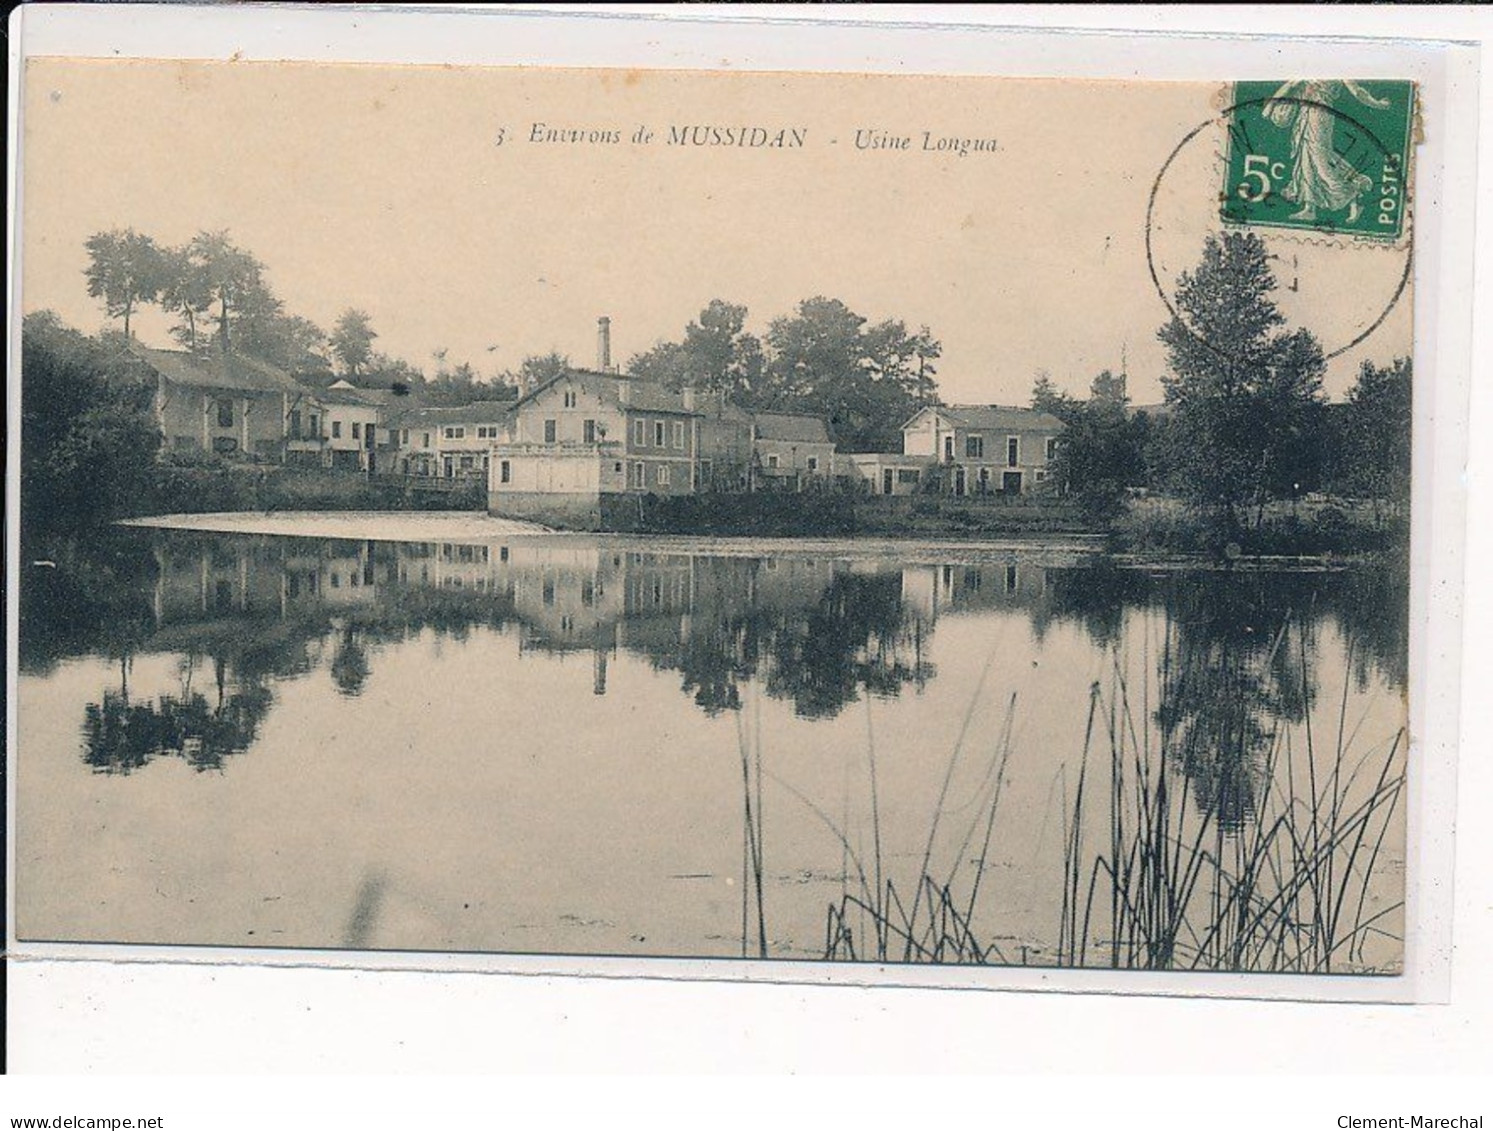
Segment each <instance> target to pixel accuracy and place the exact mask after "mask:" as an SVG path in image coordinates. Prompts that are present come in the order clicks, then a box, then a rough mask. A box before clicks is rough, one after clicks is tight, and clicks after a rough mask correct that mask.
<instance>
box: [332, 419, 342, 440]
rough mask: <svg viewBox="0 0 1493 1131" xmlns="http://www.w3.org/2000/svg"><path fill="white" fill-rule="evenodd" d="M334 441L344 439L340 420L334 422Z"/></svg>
mask: <svg viewBox="0 0 1493 1131" xmlns="http://www.w3.org/2000/svg"><path fill="white" fill-rule="evenodd" d="M332 439H334V440H340V439H342V421H340V420H334V421H332Z"/></svg>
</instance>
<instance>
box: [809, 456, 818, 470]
mask: <svg viewBox="0 0 1493 1131" xmlns="http://www.w3.org/2000/svg"><path fill="white" fill-rule="evenodd" d="M809 470H810V471H818V470H819V457H818V456H810V457H809Z"/></svg>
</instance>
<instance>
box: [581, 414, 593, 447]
mask: <svg viewBox="0 0 1493 1131" xmlns="http://www.w3.org/2000/svg"><path fill="white" fill-rule="evenodd" d="M581 439H583V440H585V442H586V443H588V444H594V443H596V421H594V420H583V421H582V422H581Z"/></svg>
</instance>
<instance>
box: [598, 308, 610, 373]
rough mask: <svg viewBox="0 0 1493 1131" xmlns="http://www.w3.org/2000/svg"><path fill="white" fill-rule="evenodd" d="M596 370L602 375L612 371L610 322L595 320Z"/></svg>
mask: <svg viewBox="0 0 1493 1131" xmlns="http://www.w3.org/2000/svg"><path fill="white" fill-rule="evenodd" d="M596 368H597V369H598V370H600V371H601V372H602V373H610V372H611V371H612V320H611V319H610V318H605V317H603V318H598V319H597V320H596Z"/></svg>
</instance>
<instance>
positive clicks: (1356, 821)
mask: <svg viewBox="0 0 1493 1131" xmlns="http://www.w3.org/2000/svg"><path fill="white" fill-rule="evenodd" d="M1288 629H1289V625H1288V626H1286V627H1283V628H1282V630H1281V632H1280V633H1279V634H1278V635H1277V637H1276V638H1275V641H1274V643H1273V645H1272V648H1271V650H1270V654H1269V656H1267V664H1269V663H1274V662H1275V661H1276V660H1277V659H1279V658H1280V657H1282V656H1284V655H1288V654H1289V650H1290V649H1291V646H1292V634H1291V633H1290V632H1289V631H1288ZM1168 640H1169V641H1170V634H1169V635H1168ZM1297 643H1299V650H1300V667H1299V668H1298V669H1296V671H1295V673H1294V678H1295V679H1297V680H1300V681H1301V685H1300V686H1299V687H1297V688H1294V689H1288V690H1294V691H1296V692H1298V693H1299V695H1300V700H1299V701H1300V702H1302V703H1305V704H1306V707H1305V709H1304V710H1302V711H1301V724H1300V725H1299V726H1288V725H1284V724H1283V723H1280V722H1277V723H1276V724H1275V725H1274V726H1273V727H1271V728H1270V729H1268V730H1263V731H1259V732H1254V733H1251V732H1250V731H1249V730H1248V727H1247V726H1246V725H1245V723H1247V722H1248V721H1249V720H1251V719H1252V718H1253V713H1252V708H1254V707H1255V706H1256V703H1255V702H1253V701H1251V699H1250V697H1253V696H1257V695H1258V694H1259V693H1260V689H1259V688H1258V687H1257V686H1252V685H1250V684H1249V683H1248V682H1247V681H1244V682H1242V683H1238V684H1231V683H1230V682H1229V681H1227V680H1225V681H1223V684H1222V686H1224V687H1226V688H1227V689H1228V691H1229V693H1230V694H1231V695H1237V696H1239V697H1240V699H1239V701H1237V702H1235V701H1229V702H1224V703H1223V704H1221V705H1220V712H1219V717H1221V719H1222V725H1217V724H1218V717H1216V718H1215V725H1211V726H1203V727H1197V726H1195V725H1194V726H1192V727H1188V726H1183V725H1180V724H1178V723H1177V721H1176V719H1175V718H1173V719H1171V720H1170V721H1168V720H1167V714H1166V711H1165V708H1163V710H1162V711H1160V712H1158V716H1159V718H1160V719H1161V721H1162V725H1161V726H1158V727H1157V728H1156V730H1155V731H1154V732H1153V731H1152V730H1151V728H1150V726H1149V722H1150V719H1149V714H1148V712H1146V711H1144V709H1143V710H1142V718H1143V720H1144V722H1143V725H1142V727H1141V729H1140V730H1139V731H1138V730H1137V726H1136V712H1135V710H1134V709H1133V704H1132V702H1131V699H1130V692H1129V689H1128V687H1127V686H1126V683H1125V680H1124V677H1123V674H1122V673H1121V671H1120V669H1119V664H1118V662H1117V663H1116V667H1115V671H1114V673H1113V675H1112V677H1111V679H1110V686H1109V688H1108V689H1107V690H1104V689H1101V687H1100V685H1099V684H1098V683H1096V684H1095V685H1094V686H1093V688H1092V689H1091V692H1090V698H1089V712H1088V724H1087V727H1086V734H1085V741H1084V749H1083V760H1082V763H1081V765H1080V768H1079V772H1078V777H1077V783H1076V789H1075V793H1074V797H1073V802H1072V809H1071V814H1072V816H1071V823H1070V824H1069V827H1068V828H1067V829H1066V831H1065V836H1064V841H1065V851H1064V881H1063V902H1062V912H1061V922H1060V927H1059V945H1058V964H1059V965H1068V966H1098V965H1105V966H1111V967H1117V968H1142V969H1204V970H1223V971H1273V972H1291V973H1330V972H1332V971H1335V970H1337V971H1341V970H1344V969H1354V970H1361V969H1363V968H1364V965H1365V958H1366V953H1365V951H1366V947H1367V945H1368V943H1369V942H1370V941H1372V940H1374V939H1376V938H1382V939H1389V940H1391V941H1397V939H1398V936H1397V935H1395V934H1394V932H1393V931H1392V930H1391V929H1390V927H1391V925H1392V923H1393V919H1394V917H1395V915H1396V914H1397V913H1398V912H1399V911H1400V909H1401V907H1402V906H1403V904H1402V903H1401V902H1395V903H1393V904H1392V905H1390V906H1387V907H1384V908H1381V909H1378V910H1374V909H1373V908H1372V907H1371V905H1370V884H1371V882H1372V879H1373V877H1374V875H1375V872H1376V867H1377V865H1378V864H1379V861H1380V857H1381V855H1382V853H1383V850H1384V847H1385V844H1386V841H1387V840H1388V838H1389V836H1390V834H1391V831H1392V830H1394V829H1396V828H1397V827H1398V815H1399V812H1400V802H1401V799H1402V795H1403V792H1404V785H1405V773H1404V761H1405V754H1406V750H1405V747H1406V734H1405V731H1404V729H1403V728H1401V729H1400V730H1399V731H1398V733H1396V734H1395V736H1394V737H1393V738H1392V739H1391V740H1390V741H1389V742H1387V743H1385V744H1382V745H1380V746H1379V747H1377V748H1375V749H1372V750H1368V751H1365V752H1364V753H1362V754H1357V753H1355V752H1353V751H1352V749H1351V747H1352V744H1353V735H1351V734H1350V733H1349V732H1348V729H1347V726H1346V723H1347V699H1348V690H1347V681H1348V679H1349V678H1350V675H1349V674H1348V671H1349V670H1351V667H1352V664H1351V650H1350V662H1349V663H1348V664H1347V665H1346V669H1347V670H1345V674H1344V688H1343V699H1342V706H1341V708H1340V710H1339V712H1338V725H1337V732H1336V737H1335V740H1334V741H1332V742H1331V743H1329V744H1328V745H1327V746H1326V747H1325V748H1324V747H1323V746H1322V744H1321V741H1320V739H1319V737H1318V736H1317V735H1316V734H1314V733H1313V727H1312V719H1311V711H1310V699H1311V694H1310V688H1309V683H1308V671H1307V646H1306V642H1305V636H1304V635H1298V636H1297ZM1168 650H1169V651H1170V648H1169V649H1168ZM1194 659H1195V658H1194ZM1175 663H1176V658H1175V657H1174V656H1172V655H1170V654H1168V655H1167V656H1166V657H1164V658H1163V662H1162V670H1163V673H1164V676H1163V688H1162V696H1163V699H1165V698H1166V697H1167V695H1168V694H1171V695H1173V696H1175V695H1178V694H1181V693H1182V692H1180V691H1179V689H1178V687H1177V686H1176V685H1175V681H1176V680H1177V679H1179V678H1180V679H1187V678H1190V677H1192V676H1194V675H1195V674H1196V673H1194V672H1189V671H1183V672H1182V674H1181V675H1180V676H1177V675H1176V674H1175V673H1174V671H1173V669H1172V668H1171V667H1170V665H1174V664H1175ZM1168 681H1171V683H1172V685H1171V686H1167V684H1168ZM1213 686H1215V687H1217V686H1220V685H1219V684H1218V683H1217V682H1216V681H1215V683H1214V685H1213ZM1143 736H1144V737H1143ZM1210 743H1211V744H1212V749H1211V751H1209V752H1208V753H1210V754H1211V756H1212V757H1214V758H1215V759H1216V760H1217V761H1219V762H1231V764H1233V765H1235V766H1236V767H1243V766H1246V765H1247V764H1248V762H1249V761H1250V760H1251V759H1254V760H1255V761H1256V767H1255V771H1254V772H1253V773H1252V774H1251V778H1252V780H1253V781H1254V782H1255V783H1256V787H1255V790H1254V795H1253V796H1252V797H1250V798H1249V799H1248V800H1249V805H1248V806H1247V808H1249V809H1250V810H1251V811H1250V812H1248V813H1243V814H1241V813H1239V812H1237V808H1238V807H1237V806H1233V807H1231V805H1230V804H1229V803H1228V800H1227V792H1226V791H1225V790H1224V789H1222V788H1219V787H1218V786H1217V785H1216V784H1215V786H1214V788H1211V789H1209V788H1199V786H1198V785H1197V783H1196V781H1195V778H1199V777H1201V778H1202V779H1203V780H1204V782H1207V781H1208V778H1207V775H1199V774H1196V773H1193V774H1189V773H1187V772H1185V768H1186V767H1187V766H1188V765H1189V764H1190V763H1191V761H1192V760H1193V759H1194V758H1195V757H1197V756H1198V755H1199V753H1200V751H1199V750H1198V749H1197V747H1199V746H1200V745H1203V744H1210ZM1106 754H1107V756H1108V757H1107V765H1106V764H1104V763H1105V762H1106V758H1105V755H1106ZM1095 762H1098V764H1099V765H1098V766H1097V767H1096V766H1095V765H1094V763H1095ZM1106 772H1107V777H1108V781H1107V783H1106V784H1107V787H1108V788H1107V791H1104V792H1102V793H1101V794H1100V796H1098V797H1097V798H1096V797H1094V796H1092V791H1093V790H1094V789H1095V786H1094V785H1093V780H1092V779H1093V778H1094V777H1095V776H1096V774H1098V773H1106ZM1217 780H1218V779H1215V782H1216V781H1217ZM1098 788H1099V789H1100V790H1104V786H1099V787H1098ZM1096 802H1097V804H1096ZM1096 810H1097V811H1098V812H1099V813H1102V814H1104V815H1105V816H1107V823H1106V825H1105V827H1103V828H1100V829H1098V830H1095V829H1093V828H1091V827H1090V825H1089V822H1090V821H1092V820H1093V817H1094V813H1095V811H1096Z"/></svg>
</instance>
